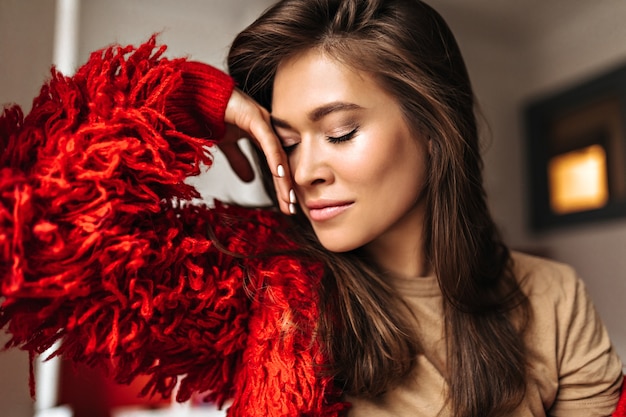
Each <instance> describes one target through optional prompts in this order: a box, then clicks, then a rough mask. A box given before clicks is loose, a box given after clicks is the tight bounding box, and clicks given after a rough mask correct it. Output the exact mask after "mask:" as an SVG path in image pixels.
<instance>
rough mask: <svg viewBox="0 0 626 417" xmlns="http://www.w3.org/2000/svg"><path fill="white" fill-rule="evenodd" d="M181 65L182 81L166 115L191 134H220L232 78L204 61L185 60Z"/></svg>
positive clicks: (232, 83)
mask: <svg viewBox="0 0 626 417" xmlns="http://www.w3.org/2000/svg"><path fill="white" fill-rule="evenodd" d="M180 69H181V71H182V78H183V83H182V84H181V85H180V87H178V88H177V89H176V90H175V91H173V93H172V94H171V95H170V97H169V98H168V100H167V109H166V113H167V116H168V117H169V119H170V120H172V121H173V122H174V124H176V127H177V128H178V129H179V130H181V131H183V132H185V133H187V134H188V135H191V136H197V137H208V138H214V139H218V138H221V137H222V136H223V135H224V113H225V112H226V105H227V104H228V99H229V98H230V95H231V94H232V92H233V88H234V86H235V84H234V81H233V79H232V78H231V77H230V76H228V75H226V74H225V73H223V72H221V71H219V70H217V69H216V68H213V67H211V66H209V65H207V64H203V63H201V62H194V61H183V62H181V63H180Z"/></svg>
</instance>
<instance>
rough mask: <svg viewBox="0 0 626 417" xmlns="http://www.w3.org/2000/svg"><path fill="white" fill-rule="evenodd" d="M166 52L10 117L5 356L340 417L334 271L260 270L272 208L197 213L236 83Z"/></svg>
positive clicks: (89, 74)
mask: <svg viewBox="0 0 626 417" xmlns="http://www.w3.org/2000/svg"><path fill="white" fill-rule="evenodd" d="M164 50H165V47H157V46H156V43H155V39H154V38H153V39H151V40H150V41H149V42H147V43H145V44H144V45H141V46H140V47H139V48H137V49H134V48H131V47H127V48H122V47H117V46H116V47H111V48H107V49H105V50H102V51H98V52H96V53H94V54H92V56H91V57H90V59H89V61H88V62H87V63H86V64H85V65H84V66H83V67H82V68H80V69H79V70H78V72H77V73H76V74H75V75H74V76H73V77H71V78H70V77H64V76H62V75H61V74H59V73H57V72H55V71H54V70H53V72H52V77H51V79H50V81H49V82H48V83H47V84H46V85H44V87H43V88H42V90H41V94H40V95H39V97H37V98H36V99H35V100H34V103H33V107H32V110H31V112H30V113H29V115H28V116H27V117H24V116H23V114H22V112H21V110H20V109H19V107H17V106H14V107H11V108H7V109H5V111H4V114H3V115H2V116H1V117H0V148H1V149H2V154H1V155H0V169H1V171H0V285H1V295H2V297H4V299H3V300H2V304H1V306H0V328H2V327H5V328H6V329H7V331H8V332H9V333H10V334H11V337H12V338H11V340H10V342H9V343H8V346H9V347H13V346H17V347H20V348H22V349H25V350H27V351H29V352H30V353H31V355H35V354H40V353H42V352H44V351H45V350H47V349H48V348H49V347H51V346H52V345H53V343H55V342H56V341H60V347H59V349H58V351H57V353H56V354H58V355H63V356H65V357H67V358H69V359H71V360H74V361H78V362H83V363H87V364H89V365H91V366H98V367H103V368H105V369H106V370H108V371H109V372H110V373H112V374H113V375H114V377H115V379H116V380H117V381H119V382H122V383H124V382H130V381H132V380H133V379H134V378H135V377H137V376H138V375H146V374H147V375H149V376H150V380H149V383H148V385H147V386H146V388H145V389H144V393H145V394H162V395H164V396H169V395H171V394H172V392H173V389H174V387H175V385H176V384H177V381H179V380H180V388H179V390H178V392H177V395H178V397H177V400H179V401H185V400H187V399H189V398H190V396H191V395H192V394H193V393H196V392H200V393H205V396H206V398H207V400H209V401H212V402H216V403H217V404H219V405H221V404H223V403H224V402H225V401H226V400H228V399H232V400H233V403H232V406H231V407H230V408H229V411H228V415H229V416H237V417H244V416H264V417H279V416H280V417H286V416H290V417H291V416H327V417H331V416H340V415H344V414H345V412H346V410H347V405H346V404H345V403H343V402H342V401H341V393H340V392H338V391H337V390H336V389H335V388H334V386H333V381H332V379H331V378H330V377H328V376H325V375H324V373H321V372H319V371H320V369H321V368H322V367H323V365H324V364H325V363H327V360H328V358H327V356H326V353H325V352H324V350H323V349H322V346H321V344H320V343H319V341H318V340H317V339H316V338H315V337H314V335H315V334H316V326H317V321H316V318H317V317H318V315H319V314H320V311H319V305H320V303H319V300H318V298H317V297H318V293H317V288H318V285H319V282H320V279H321V275H322V271H323V267H322V266H321V265H319V264H316V263H312V262H307V261H305V260H300V259H297V258H295V257H293V256H286V255H274V256H265V257H264V256H254V255H261V254H262V251H269V252H275V253H278V252H281V251H282V252H283V253H284V252H287V251H289V250H290V249H293V248H294V244H293V243H292V242H291V241H290V240H289V239H288V237H287V236H284V235H282V234H281V232H280V230H285V225H284V224H283V220H282V219H281V215H279V214H277V213H275V212H272V211H269V210H252V209H243V208H237V207H229V206H226V205H223V204H219V203H217V205H216V207H214V208H212V209H208V208H206V207H201V206H197V205H191V204H184V202H185V201H187V200H190V199H191V198H193V197H198V193H197V191H196V190H195V189H194V188H193V187H191V186H189V185H186V184H185V182H184V181H185V179H186V178H187V177H189V176H191V175H197V174H199V172H200V169H199V167H200V165H201V163H204V164H207V165H210V163H211V155H210V152H209V150H210V147H209V146H211V145H213V142H212V141H214V140H216V139H219V138H220V137H221V136H222V135H223V134H224V131H225V124H224V112H225V108H226V104H227V102H228V98H229V97H230V94H231V92H232V89H233V88H234V84H233V81H232V79H231V78H230V77H228V76H227V75H225V74H224V73H222V72H220V71H218V70H216V69H214V68H212V67H210V66H208V65H205V64H201V63H197V62H191V61H187V60H184V59H175V60H170V59H166V58H164V57H163V52H164ZM212 235H214V237H215V238H216V239H215V238H211V237H210V236H212ZM215 242H219V245H217V244H216V243H215ZM181 379H182V380H181ZM31 380H32V376H31ZM31 388H32V387H31ZM614 416H616V417H617V416H626V397H625V396H624V395H622V400H621V402H620V405H619V406H618V409H617V411H616V412H615V414H614Z"/></svg>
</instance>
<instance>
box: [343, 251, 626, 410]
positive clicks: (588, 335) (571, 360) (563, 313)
mask: <svg viewBox="0 0 626 417" xmlns="http://www.w3.org/2000/svg"><path fill="white" fill-rule="evenodd" d="M513 259H514V261H515V267H514V270H515V274H516V276H517V277H519V280H520V282H521V287H522V290H523V291H524V292H525V293H526V294H527V295H528V298H529V300H530V306H531V309H532V317H534V320H533V321H532V322H531V324H530V327H529V329H528V332H527V334H526V336H525V337H526V345H527V348H528V350H529V354H530V366H531V369H530V378H529V381H528V388H527V391H526V396H525V398H524V400H523V402H522V403H521V404H520V406H519V408H518V409H517V410H516V411H515V412H514V413H512V414H510V417H530V416H533V417H540V416H555V417H556V416H565V417H595V416H603V417H604V416H610V415H611V413H612V412H613V411H614V409H615V406H616V404H617V399H618V397H619V390H620V386H621V382H622V363H621V361H620V359H619V358H618V357H617V354H616V353H615V351H614V349H613V348H612V345H611V342H610V340H609V337H608V334H607V332H606V329H605V328H604V325H603V324H602V322H601V320H600V317H599V316H598V314H597V312H596V310H595V309H594V307H593V305H592V304H591V301H590V299H589V296H588V295H587V293H586V290H585V288H584V285H583V283H582V281H581V280H580V279H579V278H578V277H577V275H576V274H575V272H574V271H573V270H572V269H571V268H570V267H568V266H566V265H563V264H559V263H556V262H552V261H548V260H544V259H540V258H536V257H531V256H528V255H523V254H520V253H514V254H513ZM394 286H395V287H396V288H397V289H398V290H399V291H400V292H401V294H402V295H403V296H404V297H405V299H406V301H407V302H408V304H409V306H410V307H411V309H412V310H413V312H414V314H415V316H416V317H417V318H418V320H419V332H420V340H421V341H422V344H423V349H424V353H423V354H420V355H419V357H418V358H417V366H416V367H415V369H414V371H413V374H412V376H411V377H410V378H408V379H407V380H406V381H405V382H404V383H403V384H402V385H400V386H398V387H397V388H395V389H393V390H391V391H389V392H387V393H386V394H385V395H384V396H382V397H381V398H379V399H376V400H364V399H359V398H351V397H349V398H346V399H347V400H348V401H350V402H352V405H353V407H352V409H351V410H350V412H349V414H348V415H349V416H350V417H387V416H394V417H404V416H407V417H409V416H410V417H435V416H437V417H452V415H451V413H450V410H449V409H448V408H446V407H445V406H444V404H445V396H446V387H447V384H446V381H445V379H444V377H443V375H444V369H445V361H446V359H445V353H446V346H445V341H444V338H443V326H442V324H443V323H442V317H443V313H442V295H441V292H440V290H439V286H438V284H437V281H436V279H435V278H433V277H428V278H417V279H406V280H403V279H399V280H394ZM477 417H480V416H477Z"/></svg>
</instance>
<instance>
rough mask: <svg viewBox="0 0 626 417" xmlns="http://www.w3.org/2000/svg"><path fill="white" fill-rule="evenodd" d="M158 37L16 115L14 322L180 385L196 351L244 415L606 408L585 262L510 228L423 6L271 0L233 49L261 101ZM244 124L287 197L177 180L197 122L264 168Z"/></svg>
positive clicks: (214, 392)
mask: <svg viewBox="0 0 626 417" xmlns="http://www.w3.org/2000/svg"><path fill="white" fill-rule="evenodd" d="M153 47H154V43H151V44H150V43H149V44H147V45H144V46H142V47H141V48H140V49H139V50H138V51H136V52H135V53H133V54H132V55H131V56H129V57H126V55H127V54H128V53H129V52H130V50H126V51H121V52H119V53H117V54H116V53H115V52H113V51H112V50H108V51H107V52H105V53H104V54H98V55H94V56H93V57H92V58H91V59H90V62H89V63H88V64H87V65H86V66H85V67H84V68H83V69H82V70H81V71H79V73H78V74H77V75H76V77H75V78H74V80H72V81H68V80H56V84H55V83H54V82H53V85H52V87H53V88H50V89H49V90H45V91H44V94H43V95H42V97H41V98H40V100H41V102H42V103H41V105H39V106H37V105H36V106H34V110H33V112H32V113H31V115H30V116H29V118H27V119H26V120H25V121H23V122H22V121H20V120H19V117H16V119H17V122H13V123H12V124H11V123H9V122H10V121H11V120H10V119H11V118H10V117H6V116H5V119H4V125H6V126H8V127H5V128H4V131H5V132H8V133H6V134H3V135H2V137H3V141H4V143H6V144H7V146H6V148H7V151H6V153H5V154H6V155H7V156H5V157H4V158H3V165H2V166H3V167H4V171H3V173H4V176H3V178H5V180H3V184H2V195H3V205H2V207H3V209H4V210H5V214H4V218H5V219H6V220H5V221H4V226H3V227H4V229H3V233H4V234H3V235H2V236H3V240H0V242H3V251H2V253H3V256H4V257H5V258H4V259H6V261H7V262H6V263H3V264H5V265H8V267H6V268H4V270H3V271H2V285H3V295H4V296H5V297H6V301H5V303H4V305H3V307H2V316H0V320H1V321H0V323H2V322H8V323H9V330H10V331H11V332H12V333H13V335H14V344H19V345H21V346H23V347H24V348H26V349H29V350H30V351H35V352H37V351H41V349H42V348H44V347H47V346H49V344H50V343H51V341H53V340H56V339H59V338H61V337H63V344H62V347H61V348H60V352H61V353H62V354H65V355H68V356H70V357H71V358H73V359H74V360H78V361H86V362H91V363H94V364H96V363H98V364H99V363H102V364H105V366H107V365H106V361H107V360H108V358H112V359H113V360H114V365H111V364H109V365H108V366H109V367H112V368H113V370H114V372H115V373H116V375H117V377H118V379H119V380H121V381H124V380H129V379H132V378H133V377H134V376H136V375H137V374H139V373H148V374H151V375H153V378H154V379H153V384H152V385H151V386H150V387H149V388H152V390H153V391H157V392H161V393H165V394H168V393H170V392H171V390H172V388H173V385H174V382H175V379H176V376H177V375H182V374H186V377H185V378H184V379H183V381H182V387H181V391H180V393H179V395H180V399H185V398H187V397H188V396H189V395H190V393H191V392H192V391H194V390H208V391H209V393H208V394H207V397H208V399H209V400H212V401H217V402H218V403H220V404H221V403H223V402H224V400H226V399H227V398H232V399H233V404H232V406H231V408H230V411H229V412H230V413H231V414H232V415H237V416H239V415H272V416H274V415H285V416H286V415H316V416H317V415H340V414H346V413H347V414H348V415H350V416H369V415H376V416H379V415H380V416H384V415H407V416H408V415H411V416H413V415H420V416H435V415H454V416H468V417H469V416H501V415H507V416H526V415H567V416H575V415H581V416H592V415H598V416H606V415H609V414H611V413H612V412H613V410H614V409H615V406H616V404H617V400H618V397H619V393H620V391H619V390H620V386H621V382H622V376H621V363H620V361H619V359H618V358H617V356H616V354H615V352H614V351H613V349H612V347H611V343H610V341H609V339H608V336H607V334H606V331H605V329H604V327H603V326H602V324H601V322H600V320H599V317H598V316H597V314H596V313H595V310H594V309H593V306H592V305H591V303H590V301H589V299H588V297H587V295H586V293H585V290H584V288H583V286H582V283H581V281H580V280H579V279H578V278H577V277H576V276H575V274H574V273H573V272H572V271H571V270H570V269H569V268H567V267H566V266H563V265H559V264H556V263H552V262H548V261H545V260H540V259H536V258H532V257H529V256H525V255H521V254H511V253H510V252H509V250H508V249H507V248H506V246H505V245H504V243H503V242H502V241H501V240H500V238H499V237H498V234H497V230H496V227H495V225H494V224H493V221H492V220H491V218H490V215H489V213H488V210H487V206H486V203H485V195H484V190H483V187H482V179H481V167H482V163H481V159H480V155H479V152H478V148H479V147H478V135H477V129H476V121H475V117H474V98H473V93H472V90H471V86H470V82H469V79H468V76H467V72H466V70H465V66H464V63H463V60H462V57H461V54H460V52H459V50H458V47H457V45H456V43H455V41H454V38H453V36H452V34H451V33H450V31H449V29H448V28H447V26H446V24H445V22H444V21H443V20H442V19H441V18H440V17H439V15H438V14H437V13H436V12H434V11H433V10H432V9H431V8H430V7H428V6H427V5H425V4H424V3H422V2H419V1H417V0H388V1H382V0H381V1H376V0H371V1H362V0H344V1H339V0H310V1H302V0H286V1H281V2H279V3H277V4H276V5H275V6H274V7H272V8H270V9H269V10H268V11H267V12H266V13H264V14H263V15H262V16H261V17H260V18H259V19H258V20H257V21H256V22H255V23H253V24H252V25H251V26H250V27H248V28H247V29H246V30H244V31H243V32H242V33H241V34H239V36H238V37H237V38H236V39H235V41H234V43H233V46H232V48H231V51H230V54H229V71H230V74H231V75H232V77H233V78H234V80H235V82H236V83H237V85H238V87H239V88H240V89H241V90H243V92H244V93H247V95H249V97H251V98H252V99H253V100H254V101H253V100H251V99H250V98H249V97H248V96H246V95H244V94H242V93H240V92H239V91H237V90H235V92H234V93H232V94H231V92H232V91H233V90H232V88H233V85H232V81H231V80H230V79H229V78H228V77H225V76H224V75H223V74H219V73H217V72H216V71H215V70H212V69H211V68H209V67H207V66H205V65H203V64H199V63H191V62H186V61H183V60H175V61H168V60H165V59H163V58H161V57H160V55H159V53H157V54H154V53H153V50H152V48H153ZM64 83H67V85H65V84H64ZM74 88H75V89H77V90H78V91H80V92H82V93H83V94H82V95H76V94H66V95H64V96H63V99H62V100H61V99H59V100H54V98H55V94H57V93H58V94H59V95H61V93H65V90H71V92H73V91H74V90H73V89H74ZM85 92H86V93H85ZM51 96H52V100H51V101H52V102H53V103H54V104H56V107H55V106H54V105H52V104H51V103H50V102H49V101H50V97H51ZM68 97H71V98H72V100H68ZM227 99H229V100H228V101H227ZM44 102H45V103H44ZM68 102H69V103H68ZM94 103H95V104H94ZM256 103H259V104H260V106H261V107H258V105H257V104H256ZM59 107H60V108H61V109H59ZM270 113H271V118H270V116H269V114H270ZM9 115H10V112H9ZM222 115H224V116H223V117H222ZM222 119H224V120H225V121H226V122H227V123H230V126H231V128H230V129H226V130H224V124H223V123H222ZM7 121H9V122H7ZM270 123H271V127H270ZM207 127H208V129H207ZM235 127H236V128H240V129H243V130H245V131H247V132H248V134H249V135H250V136H251V137H252V138H253V139H254V140H255V141H256V142H257V144H258V145H259V148H260V152H259V159H260V160H261V161H262V162H263V163H262V164H261V165H262V168H263V169H264V171H263V176H264V179H265V183H266V185H267V186H268V190H269V192H270V195H276V196H277V197H276V200H275V202H276V206H277V207H279V208H280V210H281V211H282V212H283V213H285V214H291V215H293V216H291V217H290V218H287V217H286V216H281V215H278V214H277V213H275V212H272V211H271V210H270V211H268V210H263V211H255V210H249V209H238V208H235V207H224V206H223V205H221V204H218V205H217V206H216V207H215V208H214V209H212V210H209V209H206V208H202V207H200V208H198V207H190V206H188V205H184V204H179V203H178V201H179V200H180V199H188V198H189V197H191V196H193V195H194V191H193V190H191V189H189V187H185V186H184V185H181V183H182V180H183V179H184V178H185V177H186V176H188V175H190V174H194V173H197V167H198V163H199V161H200V160H204V161H205V162H209V161H208V160H207V158H206V155H205V151H204V148H203V145H204V143H203V142H202V141H201V140H199V139H198V138H203V137H210V138H213V139H220V140H219V142H218V143H219V145H220V147H221V148H222V149H223V150H224V151H225V153H226V154H227V155H228V156H229V160H230V161H231V163H232V164H233V166H234V167H235V169H236V170H237V171H238V172H240V173H241V175H242V176H243V177H244V178H249V176H250V171H249V167H248V166H247V162H246V161H244V160H242V159H241V155H240V154H239V152H238V151H237V148H236V146H234V143H235V140H236V139H237V137H238V135H237V134H236V131H237V129H236V128H235ZM272 127H273V129H274V131H275V132H276V135H277V136H278V138H275V137H274V135H273V134H272V133H271V130H272ZM5 138H6V139H5ZM279 145H280V146H282V148H283V149H284V152H283V150H281V149H280V146H279ZM82 147H84V148H82ZM85 155H87V156H85ZM33 158H35V160H36V162H35V163H32V162H30V161H31V160H32V159H33ZM264 160H265V161H264ZM76 190H78V191H76ZM61 191H63V192H64V193H70V194H69V195H68V194H63V193H61ZM209 237H210V238H209ZM348 404H350V406H349V405H348Z"/></svg>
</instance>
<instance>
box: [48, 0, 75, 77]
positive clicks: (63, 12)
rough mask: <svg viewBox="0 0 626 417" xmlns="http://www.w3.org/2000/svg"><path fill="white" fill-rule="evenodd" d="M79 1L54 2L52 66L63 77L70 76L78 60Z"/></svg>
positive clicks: (59, 0) (57, 0) (60, 0)
mask: <svg viewBox="0 0 626 417" xmlns="http://www.w3.org/2000/svg"><path fill="white" fill-rule="evenodd" d="M79 22H80V0H56V15H55V22H54V49H53V54H52V60H53V64H54V65H55V66H56V67H57V69H58V70H59V71H61V73H63V74H64V75H72V74H73V73H74V71H75V70H76V63H77V60H78V30H79Z"/></svg>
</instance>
